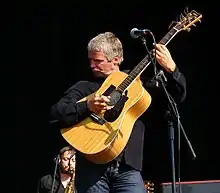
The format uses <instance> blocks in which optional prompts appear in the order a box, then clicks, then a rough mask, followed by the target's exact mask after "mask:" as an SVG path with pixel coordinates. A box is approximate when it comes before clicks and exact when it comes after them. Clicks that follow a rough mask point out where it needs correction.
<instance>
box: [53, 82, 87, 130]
mask: <svg viewBox="0 0 220 193" xmlns="http://www.w3.org/2000/svg"><path fill="white" fill-rule="evenodd" d="M87 86H88V85H86V82H78V83H76V84H75V85H73V86H72V87H70V88H69V89H68V90H67V91H66V92H65V93H64V96H63V97H62V98H61V99H60V100H59V101H58V102H57V103H56V104H55V105H53V106H52V108H51V110H50V122H52V123H54V122H59V124H61V125H62V126H63V127H70V126H72V125H75V124H77V123H78V122H79V121H81V120H83V119H84V118H86V117H87V116H89V114H90V111H89V109H88V108H87V102H86V101H83V102H78V101H79V100H80V99H82V98H83V97H85V95H86V89H87Z"/></svg>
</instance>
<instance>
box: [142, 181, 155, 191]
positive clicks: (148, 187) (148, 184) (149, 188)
mask: <svg viewBox="0 0 220 193" xmlns="http://www.w3.org/2000/svg"><path fill="white" fill-rule="evenodd" d="M144 186H145V188H146V193H154V183H153V182H151V181H149V180H145V181H144Z"/></svg>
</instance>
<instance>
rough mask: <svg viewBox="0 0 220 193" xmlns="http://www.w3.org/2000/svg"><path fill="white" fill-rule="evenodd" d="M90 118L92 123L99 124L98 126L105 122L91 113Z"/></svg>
mask: <svg viewBox="0 0 220 193" xmlns="http://www.w3.org/2000/svg"><path fill="white" fill-rule="evenodd" d="M90 117H91V119H92V120H93V121H94V122H96V123H99V124H100V125H103V124H104V123H105V122H106V121H105V120H104V119H103V118H102V117H100V116H98V115H96V114H95V113H92V114H91V115H90Z"/></svg>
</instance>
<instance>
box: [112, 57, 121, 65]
mask: <svg viewBox="0 0 220 193" xmlns="http://www.w3.org/2000/svg"><path fill="white" fill-rule="evenodd" d="M112 62H113V64H114V65H118V64H119V63H120V58H119V57H118V56H115V57H114V58H113V60H112Z"/></svg>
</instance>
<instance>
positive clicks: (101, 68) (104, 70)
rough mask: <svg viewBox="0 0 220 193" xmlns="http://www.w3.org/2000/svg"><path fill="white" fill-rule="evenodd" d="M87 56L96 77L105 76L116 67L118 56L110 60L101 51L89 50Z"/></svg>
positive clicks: (115, 69)
mask: <svg viewBox="0 0 220 193" xmlns="http://www.w3.org/2000/svg"><path fill="white" fill-rule="evenodd" d="M88 58H89V61H90V68H91V69H92V72H93V74H94V76H96V77H107V76H108V75H110V74H111V73H112V72H114V71H117V69H118V62H119V58H118V57H115V58H114V59H113V60H112V61H108V60H107V58H106V57H105V55H104V53H103V52H95V51H91V52H88Z"/></svg>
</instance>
